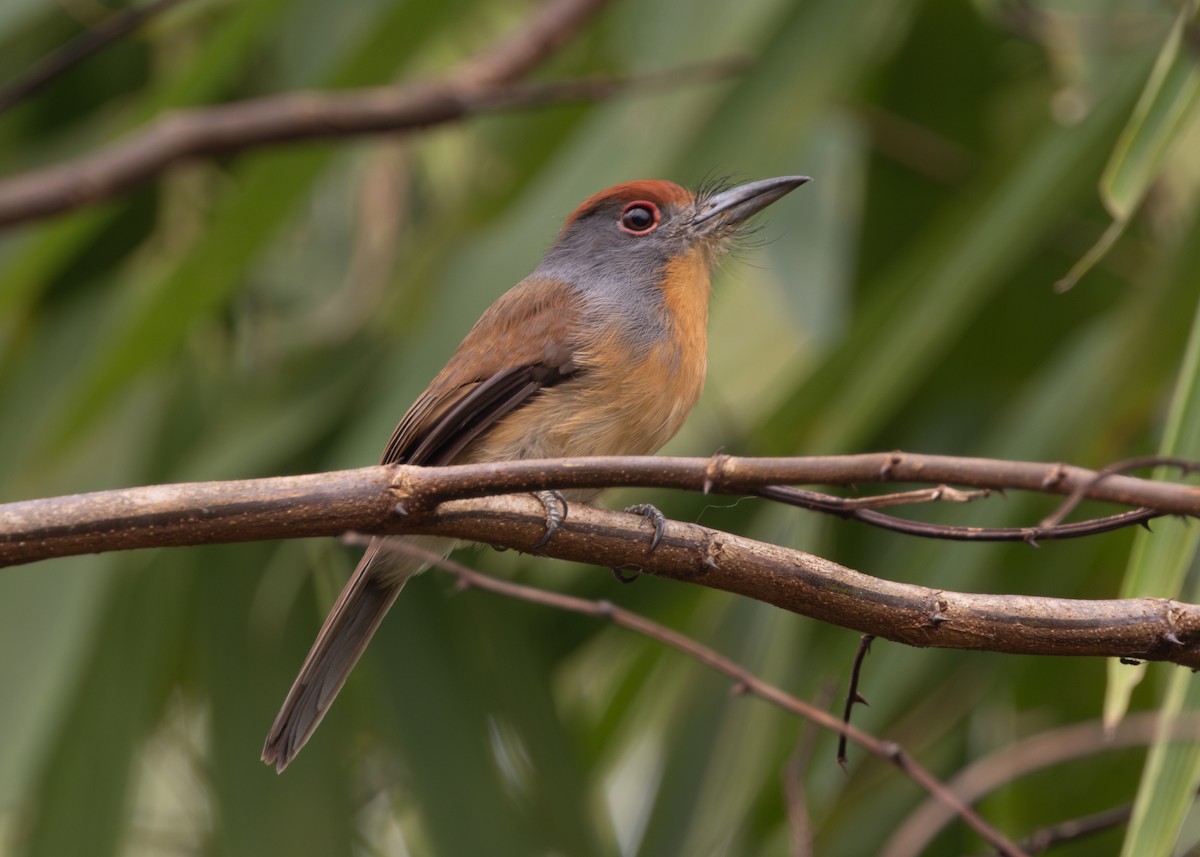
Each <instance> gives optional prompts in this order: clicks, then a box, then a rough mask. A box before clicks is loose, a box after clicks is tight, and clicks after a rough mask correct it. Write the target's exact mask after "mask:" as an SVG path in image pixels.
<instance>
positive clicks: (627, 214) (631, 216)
mask: <svg viewBox="0 0 1200 857" xmlns="http://www.w3.org/2000/svg"><path fill="white" fill-rule="evenodd" d="M661 219H662V215H661V214H660V213H659V211H658V206H657V205H655V204H654V203H652V202H645V201H642V200H639V201H638V202H631V203H629V205H627V206H625V210H624V211H622V212H621V219H620V221H618V222H619V223H620V224H621V231H622V232H628V233H629V234H630V235H645V234H646V233H648V232H653V231H654V230H655V229H657V228H658V221H659V220H661Z"/></svg>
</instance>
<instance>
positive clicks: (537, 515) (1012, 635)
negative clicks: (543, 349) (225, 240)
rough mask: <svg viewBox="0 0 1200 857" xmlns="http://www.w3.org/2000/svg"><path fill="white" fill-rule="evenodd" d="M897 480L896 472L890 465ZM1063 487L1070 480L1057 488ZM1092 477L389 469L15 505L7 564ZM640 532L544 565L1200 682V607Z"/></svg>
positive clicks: (702, 531)
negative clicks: (591, 569)
mask: <svg viewBox="0 0 1200 857" xmlns="http://www.w3.org/2000/svg"><path fill="white" fill-rule="evenodd" d="M881 461H883V462H890V463H891V464H892V466H891V467H890V468H888V469H886V471H885V470H883V469H881V467H880V462H881ZM1047 474H1050V475H1052V476H1054V477H1056V478H1054V479H1047V478H1045V477H1046V475H1047ZM1090 474H1091V471H1086V470H1081V469H1079V468H1069V467H1065V466H1062V465H1045V464H1030V463H1024V462H1001V461H982V460H976V459H950V458H944V457H937V456H921V457H918V456H901V455H898V454H891V453H889V454H887V455H884V456H847V457H844V458H840V459H832V458H830V459H732V458H720V459H707V460H706V459H680V458H656V457H648V458H614V459H575V460H564V461H526V462H507V463H503V464H486V465H469V466H458V467H437V468H419V467H395V468H387V467H373V468H363V469H362V470H356V471H343V472H339V473H331V474H319V475H310V476H294V477H282V478H277V479H262V480H249V481H244V482H215V483H195V484H187V485H174V486H158V487H149V488H133V489H127V490H124V491H109V492H100V493H97V494H86V495H76V496H73V497H60V498H55V499H49V500H35V501H29V502H25V503H13V504H9V505H7V506H0V563H3V564H15V563H20V562H30V561H33V560H36V559H43V558H47V557H51V556H64V555H71V554H79V553H87V552H95V551H105V550H121V549H127V548H133V547H151V546H167V545H184V544H208V543H217V542H236V541H248V540H254V539H268V538H296V537H301V536H319V535H337V534H341V533H343V532H345V531H348V530H358V531H364V532H373V533H385V532H391V533H431V534H437V535H446V536H453V537H455V538H460V539H469V540H472V541H478V542H483V543H485V544H494V545H497V546H503V547H508V548H513V549H516V550H526V549H528V547H529V546H530V545H532V544H533V543H535V542H536V541H537V540H538V539H539V538H540V537H541V536H542V534H543V532H544V514H545V512H544V510H543V508H542V506H541V504H540V503H537V502H535V501H533V500H532V499H530V498H529V497H526V496H519V495H513V496H503V497H494V498H489V499H487V500H480V499H474V500H459V501H453V502H444V503H439V502H438V501H439V500H442V499H443V498H445V497H449V496H454V495H458V496H461V497H477V496H479V495H483V494H486V493H489V492H495V491H505V492H509V491H529V490H533V489H543V488H564V489H565V488H572V487H602V486H607V485H666V486H674V487H681V488H688V487H691V488H699V487H707V488H708V490H710V491H718V490H719V491H722V492H726V493H736V492H738V491H742V490H745V489H747V488H750V487H754V486H755V485H757V484H763V483H773V482H789V481H791V482H797V481H810V480H816V479H822V480H823V481H848V482H861V481H865V479H866V478H867V477H870V476H874V477H875V478H880V479H882V478H893V479H905V480H906V481H908V480H914V479H920V478H922V477H924V478H927V479H929V480H930V481H933V482H937V483H940V482H955V481H957V482H966V483H968V484H976V485H983V484H985V483H986V484H987V485H989V486H990V487H996V488H1000V487H1024V486H1026V485H1032V486H1034V487H1036V488H1041V489H1042V490H1045V491H1056V492H1059V493H1062V492H1064V491H1069V490H1071V488H1072V487H1073V485H1074V484H1075V483H1076V481H1077V480H1086V479H1088V478H1089V476H1090ZM1089 490H1091V491H1094V492H1096V493H1098V494H1103V495H1106V497H1107V498H1108V499H1111V498H1112V496H1114V495H1116V494H1119V495H1120V496H1122V497H1125V498H1127V501H1128V502H1132V503H1136V504H1138V505H1143V504H1147V503H1149V502H1150V501H1151V500H1152V499H1153V498H1155V497H1158V498H1160V499H1162V501H1163V502H1164V505H1170V506H1171V507H1172V509H1173V510H1178V511H1191V512H1192V513H1195V512H1196V511H1200V497H1198V496H1197V493H1198V492H1197V491H1196V490H1195V489H1194V488H1191V487H1189V486H1183V485H1166V484H1162V483H1154V482H1149V481H1146V480H1140V479H1133V478H1130V477H1123V476H1122V477H1119V476H1113V477H1110V478H1108V479H1105V480H1103V481H1102V482H1100V483H1097V484H1095V485H1093V487H1092V488H1091V489H1089ZM649 537H650V534H649V531H648V525H647V524H646V522H645V521H644V520H643V518H641V517H640V516H634V515H627V514H621V513H615V512H606V511H602V510H599V509H593V508H590V507H587V506H582V505H574V506H572V507H571V510H570V515H569V517H568V519H567V521H566V522H565V523H564V524H563V526H562V527H561V528H560V530H559V531H558V533H557V534H556V535H555V537H554V538H553V539H552V540H551V541H550V543H549V544H548V545H547V546H546V547H545V548H544V549H543V551H542V552H543V553H545V554H546V555H548V556H554V557H559V558H562V559H568V560H572V561H575V562H585V563H603V564H604V565H609V566H620V567H626V568H638V569H644V570H646V571H648V572H650V573H652V574H656V575H659V576H662V577H669V578H673V579H676V580H682V581H686V582H692V583H699V584H702V585H704V586H710V587H713V588H716V589H723V590H726V591H728V592H733V593H737V594H740V595H745V596H748V597H751V598H756V599H759V600H761V601H765V602H768V603H771V604H774V605H777V606H779V607H782V608H785V609H787V610H792V611H794V612H796V613H801V614H803V615H806V616H811V617H814V618H817V619H820V620H822V621H826V622H831V623H833V624H837V625H841V626H843V627H847V628H852V629H854V630H857V631H860V632H863V633H869V634H875V635H877V636H880V637H883V638H885V639H889V640H895V641H899V642H903V643H907V644H909V645H914V646H939V647H949V648H961V649H981V650H988V651H996V652H1011V653H1024V654H1042V655H1092V656H1112V657H1129V658H1137V659H1144V660H1161V661H1170V662H1174V663H1178V664H1183V665H1185V666H1190V667H1194V668H1195V667H1200V607H1197V606H1194V605H1189V604H1181V603H1178V602H1174V601H1169V600H1165V599H1146V598H1143V599H1127V600H1111V601H1074V600H1064V599H1051V598H1036V597H1030V596H1018V595H973V594H965V593H956V592H949V591H941V590H933V589H927V588H925V587H921V586H914V585H910V584H903V583H896V582H892V581H887V580H879V579H876V578H872V577H869V576H867V575H864V574H860V573H859V572H856V571H853V570H851V569H848V568H845V567H843V566H840V565H837V564H836V563H832V562H829V561H827V560H824V559H822V558H820V557H816V556H812V555H810V554H805V553H802V552H800V551H793V550H788V549H785V548H782V547H778V546H775V545H769V544H763V543H760V542H755V541H752V540H749V539H744V538H740V537H738V536H733V535H728V534H725V533H721V532H717V531H714V530H710V529H707V528H704V527H700V526H697V525H692V524H682V523H675V522H668V524H667V526H666V528H665V533H664V538H663V540H662V543H661V544H660V545H659V547H658V548H657V549H656V550H655V551H654V552H653V553H651V552H650V551H649V550H648V548H649Z"/></svg>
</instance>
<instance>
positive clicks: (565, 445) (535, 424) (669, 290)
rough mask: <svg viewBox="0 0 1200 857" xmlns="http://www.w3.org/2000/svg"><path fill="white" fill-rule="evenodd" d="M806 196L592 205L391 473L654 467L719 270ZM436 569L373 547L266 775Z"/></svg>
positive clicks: (406, 427)
mask: <svg viewBox="0 0 1200 857" xmlns="http://www.w3.org/2000/svg"><path fill="white" fill-rule="evenodd" d="M806 181H808V178H807V177H804V176H784V177H780V178H772V179H764V180H762V181H756V182H749V183H747V184H741V185H737V186H735V187H728V188H725V189H720V188H709V189H706V190H700V191H698V192H696V193H693V192H691V191H689V190H687V189H686V188H683V187H680V186H679V185H677V184H673V183H672V182H668V181H634V182H628V183H626V184H619V185H616V186H615V187H611V188H609V189H608V190H603V191H601V192H600V193H597V194H596V195H595V196H592V197H590V198H589V199H587V200H584V202H583V204H582V205H580V206H579V207H578V208H577V209H575V211H574V212H573V213H572V214H571V216H570V217H568V218H567V221H566V223H565V224H564V225H563V227H562V230H561V231H560V232H559V234H558V238H557V240H556V241H555V242H554V246H553V247H551V248H550V251H549V252H548V253H547V254H546V256H545V258H544V259H542V261H541V264H539V265H538V266H537V268H536V269H535V270H534V271H533V273H532V274H530V275H529V276H528V277H526V278H525V279H524V280H522V281H521V282H519V283H517V285H515V286H513V288H511V289H510V290H509V291H508V292H506V293H505V294H503V295H502V296H501V297H500V299H499V300H497V301H496V302H495V303H494V304H492V306H491V307H490V308H489V309H488V310H487V311H486V312H485V313H484V314H483V316H482V317H481V318H480V319H479V321H478V322H476V323H475V326H474V327H473V328H472V329H471V332H470V333H468V334H467V337H466V339H464V340H463V342H462V344H461V345H459V347H458V350H457V351H456V352H454V355H453V356H452V357H451V358H450V361H449V362H448V363H447V364H446V366H445V368H444V369H442V371H441V372H439V373H438V374H437V376H436V377H435V378H434V379H433V381H432V382H431V383H430V385H429V387H428V389H426V390H425V392H424V393H422V394H421V396H420V397H419V398H418V399H417V400H416V402H414V403H413V405H412V407H410V408H409V410H408V413H406V414H405V415H404V418H403V419H402V420H401V421H400V425H399V426H397V428H396V431H395V432H394V433H393V434H392V439H391V440H390V441H389V442H388V445H387V449H385V450H384V453H383V458H382V463H384V464H394V463H407V464H420V465H444V464H467V463H471V462H484V461H507V460H513V459H522V458H559V457H567V456H584V455H648V454H650V453H653V452H657V451H658V449H659V448H660V447H661V446H662V445H663V444H664V443H666V442H667V441H668V440H669V439H670V438H671V437H672V436H673V435H674V434H675V432H676V431H678V430H679V427H680V426H681V425H682V424H683V421H684V419H685V418H686V417H687V415H688V412H689V411H691V409H692V406H693V405H695V404H696V400H697V399H698V398H699V396H700V389H701V387H702V386H703V385H704V372H705V366H706V363H707V358H706V350H707V330H706V329H707V323H708V298H709V292H710V289H711V279H712V269H713V264H714V262H715V261H716V259H717V257H718V256H719V255H720V254H721V253H722V252H723V251H724V250H725V249H726V248H727V244H728V239H730V238H732V237H734V236H736V235H737V233H738V232H739V230H741V229H742V228H743V226H744V224H745V222H746V220H747V219H748V218H749V217H751V216H752V215H753V214H755V213H757V212H759V211H761V210H762V209H764V208H766V207H767V206H768V205H770V204H771V203H773V202H775V201H776V200H777V199H779V198H780V197H782V196H783V195H784V194H787V193H788V192H790V191H792V190H794V189H795V188H797V187H799V186H800V185H802V184H804V183H805V182H806ZM595 493H596V492H584V493H577V494H576V495H574V497H573V499H577V500H581V501H584V502H586V501H587V500H588V499H590V497H591V496H594V494H595ZM544 502H546V501H545V499H544ZM548 514H549V506H548ZM403 538H404V539H406V540H410V541H415V542H417V543H418V544H420V545H422V546H424V547H426V548H427V549H430V550H435V551H440V552H442V553H445V552H448V551H449V549H450V547H451V543H450V542H449V541H448V540H446V539H439V538H435V537H429V536H426V537H421V536H405V537H403ZM426 565H427V563H423V562H421V561H420V560H417V559H413V558H410V557H407V556H405V555H404V554H402V553H400V552H396V551H389V550H387V549H386V547H384V540H383V539H380V538H376V539H374V540H372V542H371V545H370V547H368V548H367V551H366V553H365V554H364V556H363V558H362V561H361V562H359V564H358V567H357V568H356V569H355V570H354V574H353V575H352V576H351V578H350V580H349V582H348V583H347V584H346V587H345V588H344V589H343V590H342V594H341V595H340V596H339V597H338V600H337V603H336V604H334V606H333V610H332V611H331V612H330V614H329V617H328V618H327V619H326V620H325V624H324V626H323V627H322V628H321V631H320V633H319V634H318V635H317V640H316V642H315V643H314V644H313V647H312V650H311V651H310V652H309V653H308V657H307V658H306V659H305V661H304V665H303V666H302V667H301V668H300V674H299V676H297V678H296V681H295V683H294V684H293V685H292V689H291V691H289V693H288V695H287V699H285V700H284V703H283V707H282V709H281V710H280V712H279V715H278V716H277V717H276V718H275V723H274V725H272V726H271V730H270V732H269V733H268V734H267V740H266V743H265V744H264V745H263V753H262V758H263V761H264V762H266V763H267V764H269V765H274V766H275V768H276V770H278V771H282V770H283V769H284V768H286V767H287V765H288V763H289V762H291V761H292V759H293V758H294V757H295V755H296V753H298V752H299V751H300V748H301V747H303V746H304V744H305V742H306V741H308V739H309V737H311V735H312V733H313V730H315V729H316V728H317V725H318V724H319V723H320V722H321V718H322V717H324V716H325V712H326V711H327V710H328V709H329V705H330V703H332V702H333V699H334V697H335V696H337V693H338V691H339V690H341V689H342V685H343V684H345V681H346V677H347V676H348V675H349V674H350V670H351V669H353V668H354V664H355V663H357V661H358V659H359V658H360V657H361V656H362V653H363V650H364V649H365V648H366V646H367V643H368V642H369V641H370V639H371V637H372V635H373V634H374V633H375V629H376V628H378V627H379V623H380V621H381V620H382V619H383V617H384V614H385V613H387V611H388V608H389V607H391V606H392V602H393V601H395V600H396V596H397V595H398V594H399V593H400V589H401V588H402V587H403V586H404V584H405V582H406V581H407V580H408V579H409V578H410V577H412V576H413V575H414V574H416V573H418V572H420V571H422V570H423V569H424V568H425V567H426Z"/></svg>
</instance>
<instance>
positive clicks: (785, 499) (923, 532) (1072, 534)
mask: <svg viewBox="0 0 1200 857" xmlns="http://www.w3.org/2000/svg"><path fill="white" fill-rule="evenodd" d="M951 490H953V489H951ZM981 491H987V492H989V496H990V489H986V488H985V489H981ZM752 493H753V494H754V495H755V496H756V497H762V498H764V499H767V500H775V501H777V502H779V503H787V504H788V505H789V506H796V507H798V508H801V509H811V510H812V511H814V512H824V513H826V514H829V515H837V516H838V517H839V518H844V519H845V520H847V521H858V522H860V523H863V524H867V525H869V526H872V527H878V528H879V529H881V530H891V531H892V532H894V533H904V534H906V535H910V536H920V537H921V538H925V539H946V540H949V541H959V542H1027V543H1028V544H1030V545H1034V546H1036V545H1037V543H1038V542H1042V541H1056V540H1059V539H1078V538H1083V537H1084V536H1095V535H1099V534H1100V533H1108V532H1112V531H1113V530H1120V529H1124V528H1125V527H1129V526H1133V525H1134V524H1145V523H1146V522H1147V521H1151V520H1153V519H1154V518H1157V517H1160V516H1161V514H1162V513H1161V512H1155V511H1153V510H1152V509H1131V510H1130V511H1128V512H1118V513H1116V514H1113V515H1104V516H1101V517H1099V518H1089V519H1088V520H1086V521H1074V522H1072V523H1070V524H1059V523H1054V524H1051V525H1049V526H1047V524H1046V522H1045V521H1043V522H1042V523H1041V524H1038V525H1037V526H1036V527H958V526H953V525H950V524H931V523H928V522H927V521H913V520H910V519H908V518H898V517H896V516H895V515H888V514H884V513H883V512H878V511H876V510H875V509H874V508H863V507H870V506H871V505H872V503H871V501H872V500H874V499H875V498H874V497H854V498H850V500H851V502H844V501H845V500H846V498H842V497H835V496H833V495H832V494H823V493H821V492H818V491H805V490H802V489H800V488H792V487H791V486H788V485H768V486H767V487H765V488H758V489H755V490H754V491H753V492H752ZM938 493H939V490H938V489H935V488H931V489H924V490H923V491H917V492H905V493H904V494H885V495H881V496H883V497H884V498H885V500H887V499H888V498H893V497H904V496H910V495H911V496H914V497H919V496H921V495H928V498H929V499H947V498H946V497H945V496H940V497H939V496H936V495H937V494H938ZM959 493H960V494H962V493H965V492H959ZM970 499H979V497H978V495H976V496H971V497H970ZM955 502H960V501H957V500H955ZM883 505H888V503H887V502H885V503H884V504H883Z"/></svg>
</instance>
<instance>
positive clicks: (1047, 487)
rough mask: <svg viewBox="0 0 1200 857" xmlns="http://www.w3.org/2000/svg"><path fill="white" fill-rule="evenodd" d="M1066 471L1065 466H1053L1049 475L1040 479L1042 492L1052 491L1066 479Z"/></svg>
mask: <svg viewBox="0 0 1200 857" xmlns="http://www.w3.org/2000/svg"><path fill="white" fill-rule="evenodd" d="M1067 475H1068V471H1067V466H1066V465H1065V464H1055V465H1054V466H1053V467H1052V468H1051V470H1050V472H1049V473H1047V474H1046V476H1045V477H1044V478H1043V479H1042V490H1043V491H1052V490H1053V489H1055V488H1057V487H1058V486H1059V485H1061V484H1062V483H1063V481H1064V480H1065V479H1066V478H1067Z"/></svg>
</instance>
